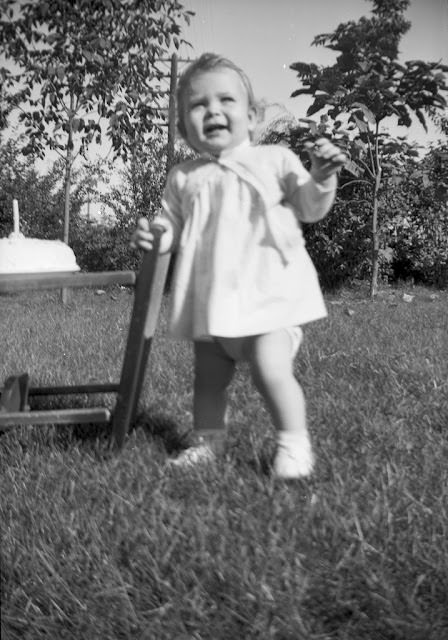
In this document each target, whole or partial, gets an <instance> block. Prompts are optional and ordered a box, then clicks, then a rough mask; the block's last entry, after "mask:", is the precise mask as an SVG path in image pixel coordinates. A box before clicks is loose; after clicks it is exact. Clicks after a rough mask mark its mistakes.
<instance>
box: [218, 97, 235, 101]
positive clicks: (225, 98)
mask: <svg viewBox="0 0 448 640" xmlns="http://www.w3.org/2000/svg"><path fill="white" fill-rule="evenodd" d="M221 102H235V98H233V96H223V97H222V98H221Z"/></svg>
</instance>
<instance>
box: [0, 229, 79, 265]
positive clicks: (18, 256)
mask: <svg viewBox="0 0 448 640" xmlns="http://www.w3.org/2000/svg"><path fill="white" fill-rule="evenodd" d="M47 271H53V272H55V271H79V266H78V265H77V264H76V258H75V254H74V253H73V251H72V249H70V247H69V246H68V245H67V244H65V242H61V240H37V239H36V238H25V237H24V236H23V235H22V234H21V233H12V234H11V235H10V236H9V238H0V273H3V274H7V273H43V272H47Z"/></svg>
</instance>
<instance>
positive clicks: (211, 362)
mask: <svg viewBox="0 0 448 640" xmlns="http://www.w3.org/2000/svg"><path fill="white" fill-rule="evenodd" d="M234 372H235V362H234V361H233V360H232V359H231V358H229V357H228V356H227V355H226V354H225V353H224V351H223V349H222V348H221V346H220V345H218V344H216V343H215V342H199V341H198V342H195V376H194V400H193V420H194V427H195V431H196V433H197V435H199V436H201V437H202V438H203V439H204V440H205V441H206V442H207V443H208V444H210V445H211V446H212V447H213V448H215V449H219V448H221V446H222V442H223V439H224V435H225V431H224V430H225V426H226V408H227V388H228V386H229V384H230V382H231V381H232V378H233V374H234Z"/></svg>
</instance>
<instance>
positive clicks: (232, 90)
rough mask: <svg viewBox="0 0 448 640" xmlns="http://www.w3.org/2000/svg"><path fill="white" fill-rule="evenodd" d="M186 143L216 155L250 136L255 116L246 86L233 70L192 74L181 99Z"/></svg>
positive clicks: (254, 123) (200, 150) (197, 149)
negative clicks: (182, 101)
mask: <svg viewBox="0 0 448 640" xmlns="http://www.w3.org/2000/svg"><path fill="white" fill-rule="evenodd" d="M183 108H184V114H183V115H184V124H185V130H186V138H187V142H188V144H189V145H190V146H191V147H193V149H195V150H196V151H199V152H201V153H204V152H207V153H210V154H212V155H214V156H217V157H219V156H220V155H221V153H222V152H223V151H227V150H229V149H232V148H233V147H236V146H238V145H239V144H241V143H242V142H244V141H245V140H247V139H249V136H250V133H251V132H252V131H253V130H254V129H255V125H256V115H255V110H254V108H253V107H250V106H249V98H248V95H247V90H246V87H245V86H244V84H243V81H242V80H241V78H240V76H239V75H238V73H237V72H236V71H233V69H227V68H225V67H224V68H221V69H219V68H218V69H215V70H213V71H205V72H203V73H198V74H197V75H196V76H193V78H192V79H191V82H190V86H189V88H188V90H187V92H186V95H185V100H184V107H183Z"/></svg>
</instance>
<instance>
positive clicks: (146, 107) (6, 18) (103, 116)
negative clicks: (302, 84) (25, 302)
mask: <svg viewBox="0 0 448 640" xmlns="http://www.w3.org/2000/svg"><path fill="white" fill-rule="evenodd" d="M1 6H2V17H1V19H0V41H1V42H2V43H3V44H2V54H3V57H4V59H5V60H6V61H8V62H10V63H11V62H12V63H13V65H14V66H13V68H12V69H11V68H6V67H2V68H1V69H0V77H1V78H2V80H3V91H2V95H1V102H2V108H3V110H4V113H5V112H6V111H7V109H10V108H11V106H14V107H15V108H17V109H19V111H20V115H19V120H20V121H21V122H22V123H23V124H24V125H25V127H26V130H25V133H26V137H27V144H26V145H25V147H24V148H23V152H24V153H33V154H37V155H38V156H41V157H43V156H44V155H45V152H46V151H47V150H54V151H56V152H58V153H59V154H60V155H61V157H63V159H64V163H65V180H64V182H65V205H64V233H63V239H64V241H65V242H68V237H69V220H70V186H71V181H72V168H73V162H74V159H75V157H76V155H77V154H82V155H85V153H86V151H87V149H88V147H89V145H90V144H91V143H92V142H96V143H97V144H101V142H102V141H103V138H104V133H103V129H104V125H105V126H107V129H106V137H107V138H108V139H110V141H111V143H112V148H113V152H114V156H116V157H118V156H120V157H122V158H123V159H126V158H127V157H128V155H129V154H130V150H131V149H132V145H133V144H134V142H135V141H136V140H139V139H144V138H145V137H146V136H147V135H148V134H150V133H151V132H152V131H153V130H154V129H155V128H157V126H158V125H157V121H160V118H161V113H162V112H161V109H160V99H161V96H162V94H163V92H162V91H161V89H160V85H159V83H160V80H161V78H162V77H163V73H164V72H163V67H162V66H161V65H160V64H159V63H158V61H159V60H160V59H161V58H164V57H166V56H167V53H168V51H169V50H170V48H171V47H172V46H174V47H179V44H180V42H181V40H180V38H179V35H180V32H181V28H180V24H181V23H182V22H183V21H184V20H185V21H187V22H188V20H189V17H190V15H192V14H191V12H189V11H186V10H185V9H184V7H183V5H182V4H180V2H178V0H45V1H41V0H31V1H25V2H21V3H20V4H19V7H18V9H17V2H16V1H15V0H2V3H1Z"/></svg>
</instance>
